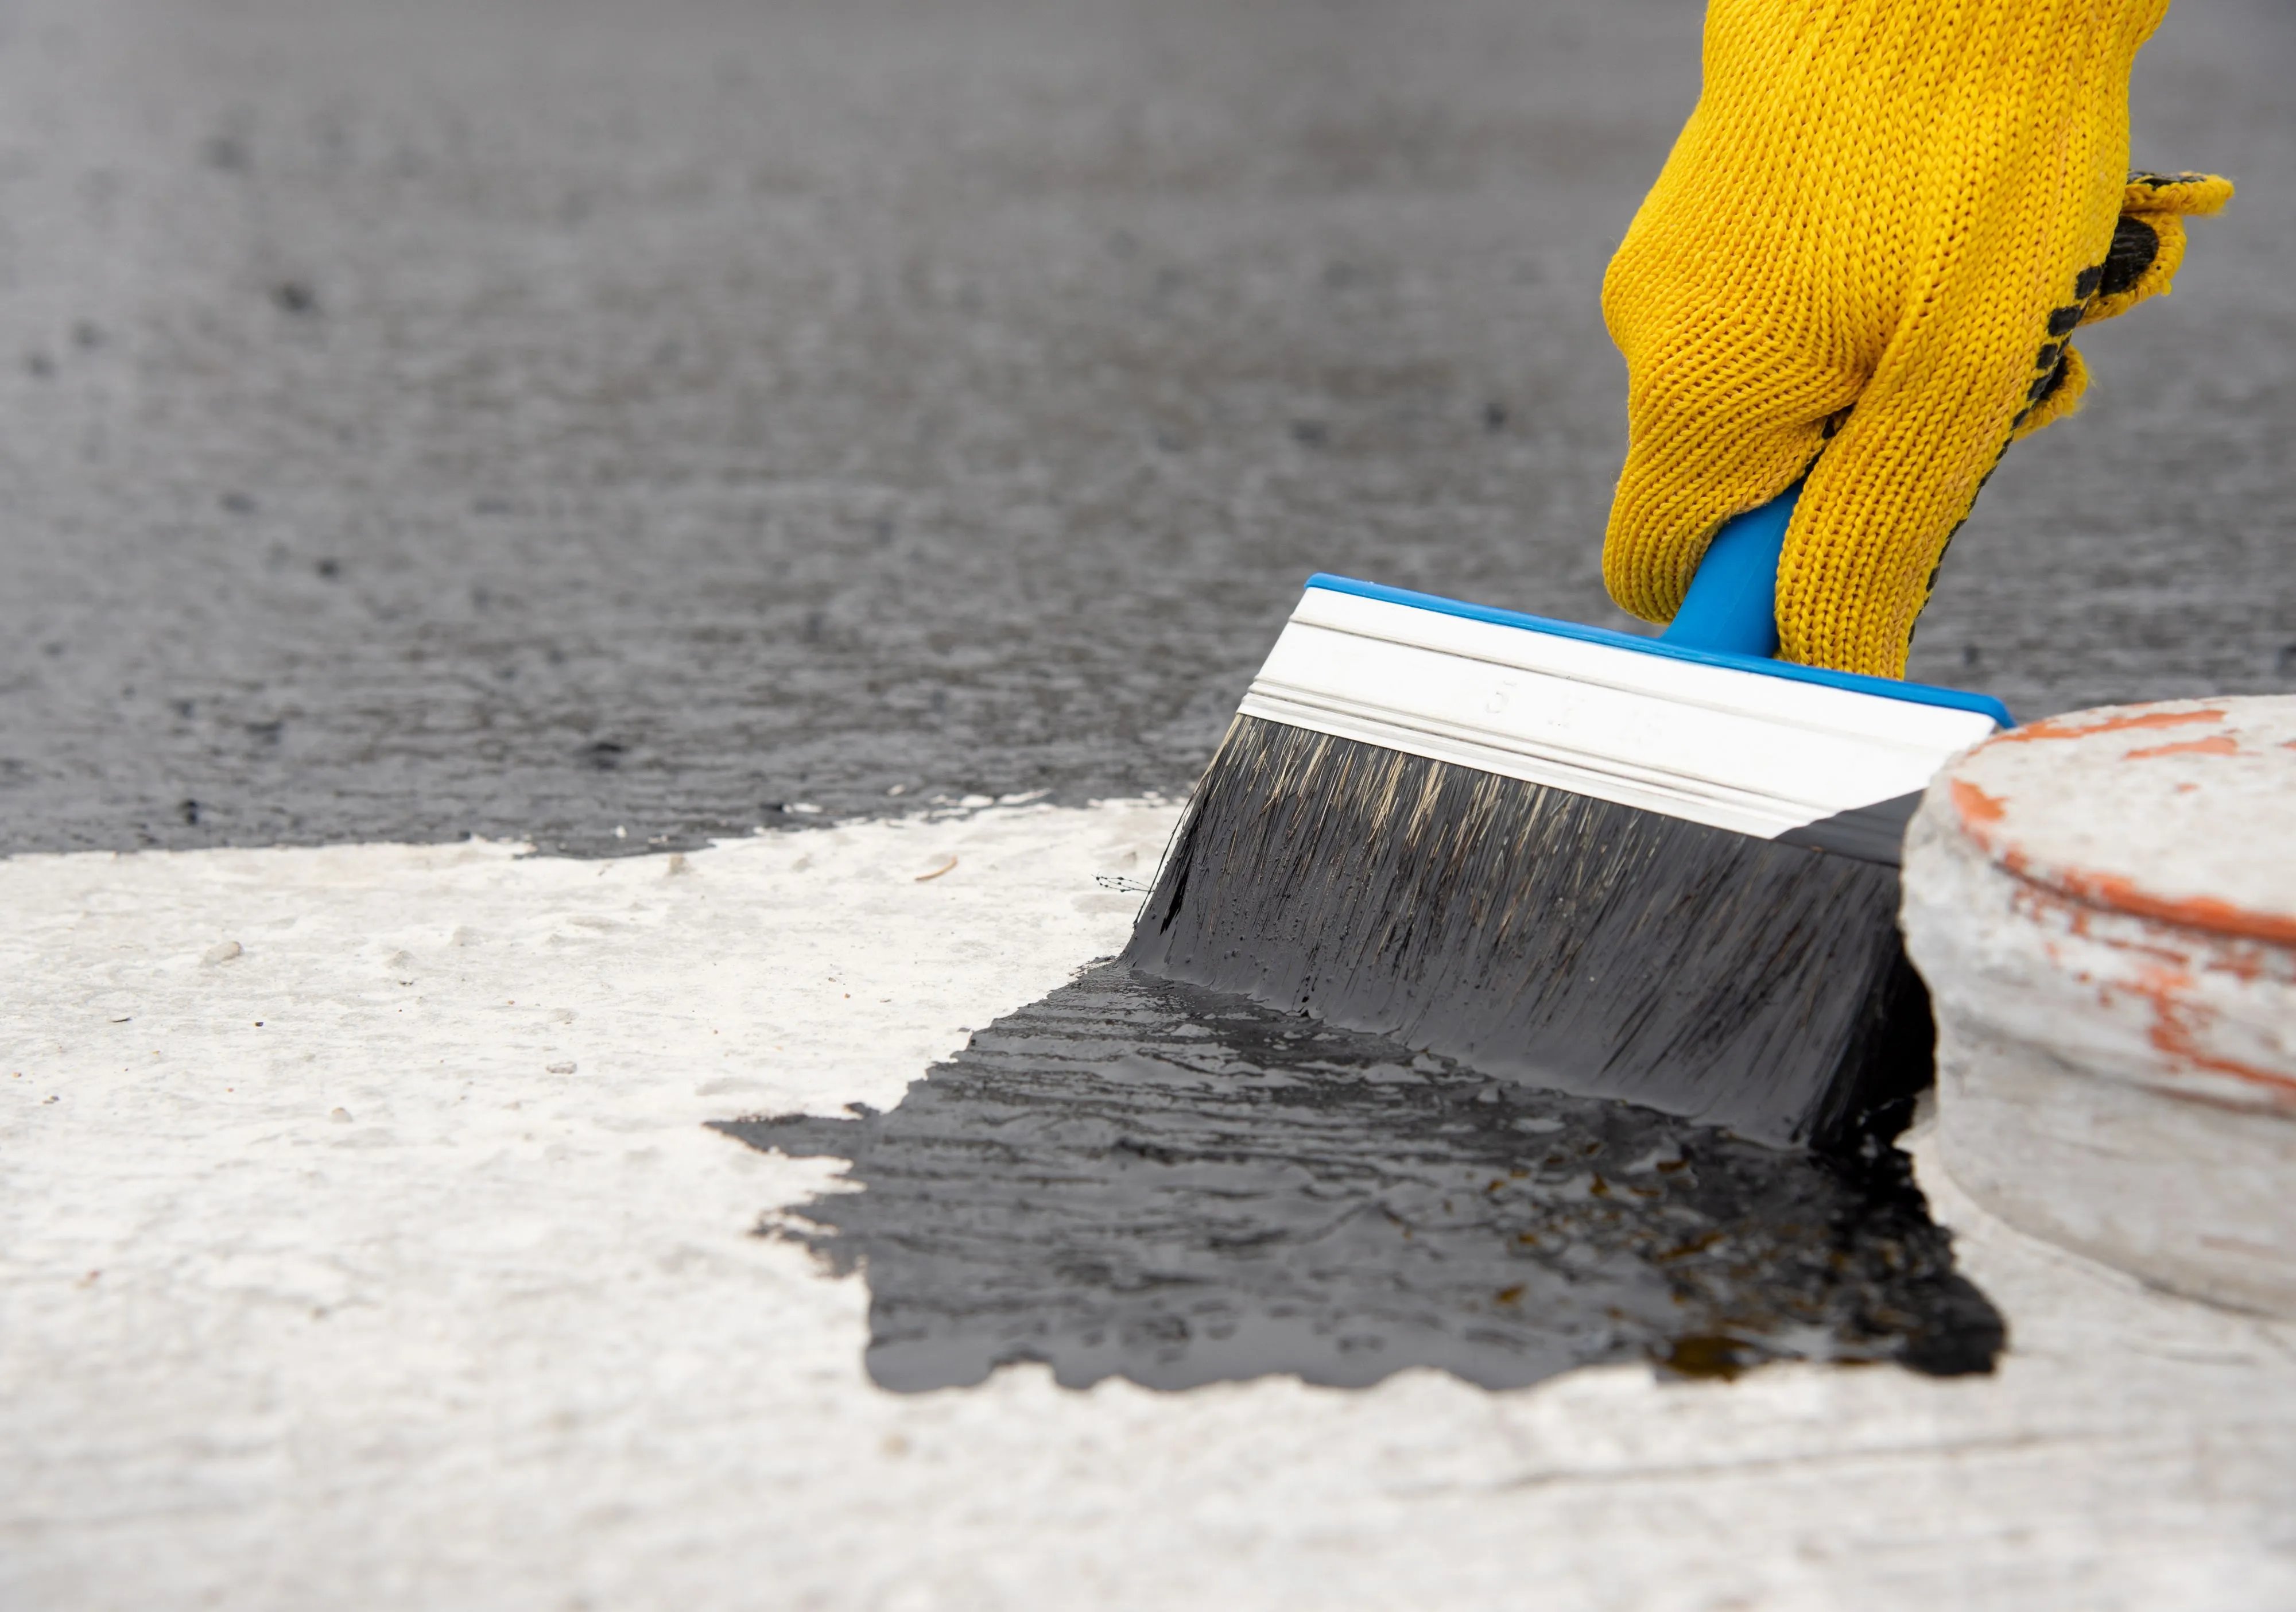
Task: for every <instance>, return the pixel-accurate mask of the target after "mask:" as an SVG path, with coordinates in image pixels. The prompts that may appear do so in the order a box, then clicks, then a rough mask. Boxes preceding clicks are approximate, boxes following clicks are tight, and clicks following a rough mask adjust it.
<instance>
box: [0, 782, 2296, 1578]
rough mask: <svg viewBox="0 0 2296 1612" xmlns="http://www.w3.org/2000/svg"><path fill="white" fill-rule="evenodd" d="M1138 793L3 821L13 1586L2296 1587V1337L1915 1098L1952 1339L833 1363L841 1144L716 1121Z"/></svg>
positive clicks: (819, 1076) (921, 974) (1073, 894)
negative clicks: (446, 823) (1446, 1357)
mask: <svg viewBox="0 0 2296 1612" xmlns="http://www.w3.org/2000/svg"><path fill="white" fill-rule="evenodd" d="M1170 818H1171V811H1170V810H1169V809H1168V808H1161V807H1139V806H1129V807H1108V808H1103V809H1098V810H1088V811H1087V810H1077V811H1057V812H1056V811H1049V810H1013V811H997V812H991V813H987V814H984V815H981V816H980V817H976V818H971V819H967V820H958V821H949V822H943V823H939V824H928V825H910V826H902V825H875V826H869V827H852V828H841V829H837V830H834V831H829V832H824V833H817V834H809V835H791V836H775V837H772V838H767V839H760V840H755V841H750V842H747V843H736V844H729V845H725V846H721V847H718V848H716V849H713V850H710V851H706V852H701V853H698V854H695V855H693V856H690V857H687V858H686V859H685V861H684V862H683V863H682V864H680V863H678V862H676V861H675V860H673V859H668V858H661V857H655V858H647V859H638V860H631V861H624V862H619V863H614V864H611V865H600V864H597V863H579V862H567V861H554V860H545V859H523V860H521V859H519V858H518V857H517V856H516V855H515V854H514V851H513V850H512V848H509V847H504V846H498V845H469V846H464V847H458V848H444V849H441V848H427V849H423V848H404V847H391V846H373V847H346V848H340V849H334V850H326V851H208V852H197V853H190V854H180V855H156V854H154V855H144V856H127V857H111V856H102V855H97V856H74V857H62V858H27V859H19V860H14V861H10V862H5V863H0V910H4V911H5V912H6V913H7V914H8V915H9V917H8V923H7V925H6V926H5V930H4V933H0V992H4V997H5V1007H4V1010H0V1024H4V1032H0V1033H4V1037H5V1040H4V1042H0V1048H4V1053H0V1057H4V1062H0V1090H4V1098H0V1100H4V1102H5V1119H4V1122H0V1227H4V1228H5V1230H4V1233H0V1451H4V1452H5V1458H4V1460H0V1606H5V1607H7V1608H137V1609H138V1612H150V1609H152V1608H175V1607H198V1606H229V1607H234V1608H242V1607H243V1608H311V1607H320V1606H325V1607H336V1606H356V1607H373V1608H426V1609H432V1608H490V1609H494V1608H513V1609H514V1608H552V1609H557V1608H578V1607H586V1608H647V1607H676V1608H680V1609H681V1612H686V1609H691V1608H720V1607H724V1608H749V1607H759V1608H781V1607H820V1608H848V1607H851V1608H976V1607H977V1608H1007V1607H1010V1608H1027V1607H1087V1606H1089V1607H1113V1608H1129V1607H1181V1606H1186V1607H1219V1608H1238V1607H1241V1608H1250V1607H1263V1606H1264V1607H1270V1608H1275V1607H1282V1608H1297V1607H1301V1606H1317V1607H1332V1608H1352V1607H1365V1608H1371V1607H1379V1608H1395V1607H1456V1606H1465V1607H1473V1606H1540V1607H1551V1608H1578V1607H1586V1608H1621V1609H1624V1608H1635V1609H1636V1612H1646V1609H1651V1608H1717V1609H1718V1608H1774V1607H1775V1608H1814V1609H1815V1608H1826V1609H1829V1612H1831V1609H1833V1608H1844V1607H1857V1608H1894V1607H1905V1608H1934V1607H1940V1606H1951V1607H1967V1608H1988V1607H1999V1608H2016V1609H2018V1612H2030V1609H2031V1608H2043V1607H2079V1608H2145V1609H2147V1612H2152V1609H2154V1608H2168V1607H2177V1608H2256V1609H2258V1612H2264V1609H2267V1608H2285V1607H2288V1606H2290V1605H2296V1462H2292V1461H2291V1460H2290V1459H2289V1456H2288V1452H2289V1450H2291V1449H2292V1448H2296V1328H2292V1327H2290V1326H2289V1325H2287V1324H2285V1323H2275V1322H2269V1321H2265V1320H2257V1319H2254V1318H2251V1317H2246V1316H2242V1315H2238V1314H2234V1313H2229V1312H2224V1311H2219V1310H2216V1309H2211V1308H2209V1307H2207V1306H2205V1305H2202V1304H2194V1303H2191V1302H2188V1301H2185V1300H2180V1299H2176V1298H2172V1297H2169V1296H2165V1295H2161V1294H2160V1293H2157V1292H2155V1291H2153V1290H2150V1289H2147V1288H2145V1287H2142V1286H2140V1285H2138V1284H2137V1283H2136V1282H2134V1281H2133V1280H2131V1279H2128V1278H2125V1277H2123V1276H2120V1275H2119V1274H2117V1273H2115V1272H2112V1271H2108V1270H2106V1269H2104V1268H2103V1267H2101V1266H2098V1265H2095V1264H2092V1263H2090V1262H2087V1261H2085V1260H2082V1259H2080V1258H2079V1257H2077V1256H2074V1255H2072V1254H2066V1253H2063V1252H2062V1251H2060V1250H2058V1249H2057V1248H2055V1247H2054V1246H2050V1245H2048V1244H2046V1243H2042V1242H2038V1241H2036V1240H2032V1239H2029V1238H2026V1237H2024V1236H2022V1235H2021V1234H2020V1233H2018V1232H2016V1231H2014V1230H2010V1229H2009V1228H2008V1227H2006V1226H2005V1225H2004V1224H2003V1223H2001V1222H2000V1221H1997V1220H1994V1219H1992V1218H1991V1217H1989V1215H1988V1214H1986V1213H1984V1212H1982V1211H1981V1210H1980V1209H1978V1208H1977V1207H1975V1206H1974V1205H1972V1203H1971V1202H1970V1200H1969V1199H1967V1198H1966V1197H1964V1196H1962V1195H1961V1194H1960V1193H1959V1192H1958V1191H1957V1190H1956V1189H1955V1188H1953V1186H1952V1185H1951V1183H1950V1182H1948V1181H1946V1180H1943V1179H1941V1178H1940V1176H1939V1172H1937V1170H1936V1169H1935V1167H1934V1165H1935V1159H1934V1152H1933V1147H1932V1145H1931V1142H1930V1141H1929V1140H1927V1139H1922V1140H1920V1141H1919V1142H1918V1143H1917V1145H1916V1148H1915V1152H1916V1156H1917V1158H1918V1159H1919V1160H1920V1162H1921V1168H1922V1172H1923V1180H1924V1182H1925V1184H1926V1185H1927V1186H1928V1187H1929V1188H1930V1190H1931V1194H1932V1199H1933V1202H1934V1204H1935V1206H1936V1208H1937V1210H1938V1211H1939V1214H1940V1216H1941V1217H1942V1218H1943V1219H1945V1220H1946V1221H1948V1222H1949V1223H1950V1224H1952V1225H1953V1226H1954V1227H1956V1230H1957V1232H1958V1235H1959V1238H1960V1249H1961V1253H1962V1255H1963V1257H1964V1262H1965V1264H1966V1268H1967V1270H1968V1271H1969V1272H1970V1274H1971V1275H1972V1277H1973V1278H1974V1279H1976V1280H1977V1281H1978V1282H1979V1283H1980V1285H1981V1286H1982V1287H1985V1289H1986V1290H1987V1291H1988V1293H1989V1294H1990V1295H1992V1296H1993V1298H1994V1299H1995V1300H1996V1302H1997V1304H1999V1305H2000V1307H2001V1308H2002V1310H2003V1311H2004V1312H2005V1313H2006V1314H2007V1316H2008V1317H2009V1319H2010V1323H2011V1326H2012V1328H2013V1349H2012V1352H2011V1353H2009V1355H2008V1356H2007V1357H2006V1359H2005V1361H2004V1363H2003V1365H2002V1368H2001V1369H2000V1371H1999V1372H1998V1374H1997V1375H1996V1376H1994V1377H1992V1378H1967V1379H1959V1380H1951V1381H1936V1380H1930V1379H1924V1378H1916V1377H1913V1376H1910V1375H1907V1374H1905V1373H1902V1372H1899V1371H1897V1370H1894V1369H1861V1370H1834V1369H1822V1368H1800V1367H1796V1368H1775V1369H1767V1370H1764V1371H1761V1372H1758V1373H1756V1374H1754V1375H1752V1376H1751V1377H1748V1378H1743V1379H1742V1380H1740V1381H1738V1382H1736V1383H1734V1384H1722V1383H1703V1384H1695V1385H1680V1384H1675V1385H1662V1384H1660V1383H1658V1382H1656V1381H1654V1380H1653V1379H1652V1377H1651V1376H1650V1375H1649V1374H1648V1373H1647V1372H1645V1371H1644V1370H1641V1369H1629V1368H1617V1369H1602V1370H1595V1371H1587V1372H1582V1373H1579V1374H1576V1375H1573V1376H1570V1377H1566V1378H1560V1379H1557V1380H1555V1381H1554V1382H1552V1383H1550V1384H1547V1385H1546V1386H1542V1387H1540V1388H1538V1389H1536V1390H1532V1391H1528V1392H1524V1393H1519V1394H1489V1393H1486V1392H1484V1391H1482V1390H1480V1389H1475V1388H1471V1387H1467V1386H1463V1385H1461V1384H1460V1383H1457V1382H1456V1381H1454V1380H1451V1379H1448V1378H1442V1377H1439V1376H1435V1375H1432V1374H1429V1373H1423V1372H1422V1373H1412V1374H1407V1375H1406V1376H1403V1377H1400V1378H1395V1379H1391V1380H1390V1381H1389V1382H1388V1383H1386V1384H1384V1385H1383V1386H1380V1387H1378V1388H1376V1389H1374V1390H1372V1391H1370V1392H1365V1393H1348V1392H1341V1391H1332V1390H1321V1389H1309V1388H1304V1387H1301V1386H1299V1385H1298V1384H1296V1383H1293V1382H1290V1381H1263V1382H1257V1383H1251V1384H1242V1385H1231V1386H1221V1387H1217V1388H1213V1389H1209V1390H1203V1391H1199V1392H1195V1393H1191V1394H1181V1395H1162V1394H1152V1393H1149V1392H1145V1391H1143V1390H1140V1389H1136V1388H1134V1387H1131V1386H1128V1385H1125V1384H1122V1383H1115V1382H1111V1383H1106V1384H1103V1385H1102V1386H1099V1387H1096V1388H1095V1389H1093V1390H1091V1391H1089V1392H1085V1393H1071V1392H1065V1391H1062V1390H1059V1389H1057V1388H1055V1387H1054V1386H1052V1385H1051V1383H1050V1382H1049V1381H1048V1380H1047V1378H1046V1376H1045V1375H1044V1374H1043V1373H1042V1372H1041V1371H1038V1370H1035V1369H1024V1370H1017V1371H1013V1372H1009V1373H1006V1374H1005V1375H1002V1376H1000V1377H998V1378H995V1379H993V1380H992V1381H991V1382H990V1383H989V1384H988V1386H986V1387H983V1388H980V1389H977V1390H971V1391H956V1392H950V1393H942V1394H928V1395H920V1396H914V1397H903V1396H898V1395H893V1394H886V1393H883V1392H881V1391H880V1390H877V1389H875V1388H874V1387H873V1386H870V1385H869V1384H868V1382H867V1381H866V1379H865V1378H864V1376H863V1374H862V1371H861V1368H860V1351H861V1347H862V1345H863V1342H864V1338H865V1313H864V1312H865V1302H866V1292H865V1285H864V1282H863V1281H862V1280H861V1279H845V1280H840V1279H830V1278H828V1277H825V1276H824V1275H823V1274H821V1273H820V1272H819V1271H817V1270H816V1269H815V1268H814V1267H813V1266H812V1265H811V1264H810V1263H809V1262H808V1259H807V1257H806V1256H805V1255H804V1254H801V1253H800V1252H799V1251H798V1250H797V1249H795V1248H793V1247H791V1246H786V1245H782V1244H777V1243H774V1242H769V1241H764V1240H760V1239H758V1238H752V1237H750V1236H749V1235H747V1233H748V1231H749V1230H750V1227H751V1226H752V1225H753V1224H754V1222H755V1221H756V1220H757V1218H758V1215H759V1214H760V1213H764V1212H768V1211H771V1210H772V1209H774V1208H775V1206H777V1205H783V1204H787V1203H790V1202H791V1201H793V1200H795V1199H798V1198H799V1197H803V1196H804V1195H805V1194H806V1192H807V1191H808V1189H809V1188H811V1187H813V1186H814V1185H815V1184H816V1183H817V1182H818V1181H819V1180H821V1179H822V1175H823V1173H824V1170H825V1168H826V1167H825V1166H824V1165H821V1164H814V1163H795V1162H791V1161H788V1160H783V1159H778V1158H772V1157H767V1156H762V1155H759V1154H757V1153H755V1152H752V1151H750V1150H749V1149H747V1148H745V1147H741V1146H739V1145H737V1144H735V1143H734V1142H732V1141H730V1140H727V1139H725V1138H724V1137H722V1136H719V1135H717V1134H716V1133H713V1132H710V1131H705V1130H703V1129H702V1123H703V1122H704V1121H707V1120H709V1119H711V1118H716V1117H720V1116H725V1115H728V1114H738V1113H742V1112H745V1111H753V1110H758V1109H788V1108H797V1107H803V1108H808V1109H812V1110H816V1111H819V1112H835V1111H837V1110H838V1109H839V1108H840V1106H841V1105H843V1104H845V1103H847V1102H849V1101H855V1100H859V1101H865V1102H869V1103H872V1104H876V1105H886V1104H890V1103H891V1102H892V1101H894V1100H895V1099H896V1098H898V1095H899V1093H900V1091H901V1090H902V1088H903V1085H904V1083H905V1082H907V1081H908V1080H910V1079H912V1078H914V1076H916V1075H917V1074H919V1073H922V1071H923V1069H924V1068H925V1066H926V1065H927V1064H928V1063H929V1062H930V1061H931V1059H932V1058H934V1057H937V1056H939V1055H942V1054H945V1053H947V1051H949V1050H951V1049H954V1048H955V1047H956V1046H958V1045H959V1044H961V1041H962V1039H963V1033H964V1032H963V1026H966V1025H978V1024H986V1023H987V1022H988V1020H989V1019H990V1018H991V1017H992V1016H995V1015H996V1014H998V1013H1001V1012H1004V1011H1005V1010H1007V1009H1009V1008H1013V1007H1016V1006H1019V1005H1020V1004H1021V1003H1022V1002H1024V1001H1027V1000H1029V999H1032V998H1034V997H1036V996H1038V995H1041V994H1042V993H1043V992H1044V991H1046V990H1047V989H1049V988H1050V987H1052V986H1054V985H1055V984H1057V983H1060V982H1061V981H1062V979H1063V978H1064V977H1065V976H1066V975H1067V974H1068V972H1069V971H1070V969H1071V968H1072V967H1073V966H1076V965H1078V964H1080V963H1083V962H1084V961H1086V960H1087V959H1088V958H1093V957H1095V956H1097V955H1101V954H1104V953H1106V952H1108V951H1110V950H1113V949H1114V948H1115V947H1116V945H1117V944H1118V942H1119V939H1120V937H1121V935H1122V933H1123V931H1124V928H1125V925H1126V922H1127V919H1128V914H1129V911H1130V909H1131V907H1132V904H1133V900H1134V898H1132V897H1129V896H1119V895H1114V894H1111V893H1110V892H1106V891H1103V890H1102V889H1100V888H1099V887H1097V886H1096V885H1095V884H1094V882H1093V876H1094V875H1095V874H1102V873H1112V874H1133V875H1136V876H1145V873H1146V871H1147V868H1149V867H1150V866H1151V865H1152V863H1153V861H1154V859H1155V856H1156V853H1157V851H1158V849H1159V848H1160V840H1161V836H1162V835H1163V834H1164V833H1165V831H1166V829H1167V827H1168V826H1169V821H1170ZM951 857H955V867H953V868H949V869H948V871H947V872H946V873H944V874H942V875H941V876H939V877H937V878H933V879H931V880H929V881H925V882H920V879H921V877H922V876H923V875H926V874H930V873H931V872H932V871H933V870H934V869H936V868H941V867H943V866H944V865H945V864H947V861H948V859H950V858H951ZM234 945H235V946H236V947H237V948H238V950H237V951H236V952H235V953H234V951H233V950H232V949H233V947H234ZM258 1021H259V1027H258Z"/></svg>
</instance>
